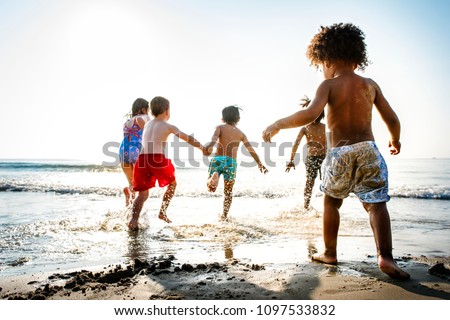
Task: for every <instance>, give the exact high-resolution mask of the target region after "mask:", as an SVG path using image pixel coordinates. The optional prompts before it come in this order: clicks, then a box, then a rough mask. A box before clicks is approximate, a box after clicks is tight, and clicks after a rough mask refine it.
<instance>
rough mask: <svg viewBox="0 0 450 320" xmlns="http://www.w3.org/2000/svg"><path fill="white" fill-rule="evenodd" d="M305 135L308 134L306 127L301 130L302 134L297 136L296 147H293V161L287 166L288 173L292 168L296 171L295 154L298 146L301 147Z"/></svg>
mask: <svg viewBox="0 0 450 320" xmlns="http://www.w3.org/2000/svg"><path fill="white" fill-rule="evenodd" d="M305 133H306V129H305V128H304V127H303V128H301V130H300V132H299V133H298V135H297V139H295V142H294V145H293V146H292V151H291V160H290V161H289V163H288V164H287V165H286V172H289V170H291V168H294V169H295V164H294V158H295V153H296V152H297V149H298V146H299V145H300V142H301V141H302V139H303V136H304V135H305Z"/></svg>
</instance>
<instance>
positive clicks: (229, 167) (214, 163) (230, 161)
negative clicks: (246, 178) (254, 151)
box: [208, 156, 237, 181]
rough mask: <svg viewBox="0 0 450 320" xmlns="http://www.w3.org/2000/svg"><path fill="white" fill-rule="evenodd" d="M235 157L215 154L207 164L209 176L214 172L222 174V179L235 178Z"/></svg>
mask: <svg viewBox="0 0 450 320" xmlns="http://www.w3.org/2000/svg"><path fill="white" fill-rule="evenodd" d="M236 168H237V162H236V159H234V158H231V157H228V156H215V157H213V158H212V159H211V162H210V164H209V170H208V174H209V176H210V177H211V176H212V175H213V173H214V172H217V173H218V174H219V177H220V175H221V174H223V179H224V180H227V181H230V180H234V179H236Z"/></svg>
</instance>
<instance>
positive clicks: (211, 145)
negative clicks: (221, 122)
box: [205, 126, 220, 155]
mask: <svg viewBox="0 0 450 320" xmlns="http://www.w3.org/2000/svg"><path fill="white" fill-rule="evenodd" d="M219 137H220V127H219V126H217V127H216V130H214V134H213V136H212V137H211V141H210V142H208V143H207V144H206V145H205V154H206V155H210V154H211V153H212V149H213V148H214V145H215V144H216V142H217V140H219Z"/></svg>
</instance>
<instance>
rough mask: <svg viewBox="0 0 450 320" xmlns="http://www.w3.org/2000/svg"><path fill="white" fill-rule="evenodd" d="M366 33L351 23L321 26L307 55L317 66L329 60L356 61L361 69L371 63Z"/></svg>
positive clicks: (312, 63)
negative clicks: (365, 39) (368, 55)
mask: <svg viewBox="0 0 450 320" xmlns="http://www.w3.org/2000/svg"><path fill="white" fill-rule="evenodd" d="M364 38H365V35H364V33H363V32H362V31H361V30H360V29H359V28H358V27H356V26H355V25H353V24H351V23H345V24H344V23H335V24H333V25H332V26H329V27H323V26H321V27H320V31H319V33H317V34H316V35H315V36H314V37H313V38H312V39H311V43H310V44H309V46H308V49H307V50H306V57H307V58H308V59H309V60H310V61H311V65H313V66H315V67H316V68H318V67H319V65H320V64H322V63H324V62H326V61H328V62H334V61H345V62H350V63H354V64H356V65H357V68H358V69H359V70H361V71H364V69H365V68H366V67H367V66H368V65H369V63H370V61H369V60H368V58H367V50H366V44H365V42H364Z"/></svg>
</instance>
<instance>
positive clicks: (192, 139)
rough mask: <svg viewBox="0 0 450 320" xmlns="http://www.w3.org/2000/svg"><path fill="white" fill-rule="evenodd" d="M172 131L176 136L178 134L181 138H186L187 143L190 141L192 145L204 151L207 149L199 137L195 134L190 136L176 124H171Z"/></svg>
mask: <svg viewBox="0 0 450 320" xmlns="http://www.w3.org/2000/svg"><path fill="white" fill-rule="evenodd" d="M170 131H171V133H173V134H174V135H175V136H177V137H178V138H180V139H181V140H184V141H186V142H187V143H189V144H190V145H191V146H193V147H196V148H199V149H200V150H201V151H202V152H204V151H205V148H204V147H203V145H202V144H201V143H200V142H199V141H198V140H197V139H195V138H194V137H193V136H190V135H188V134H186V133H184V132H182V131H180V130H179V129H178V128H177V127H175V126H171V130H170Z"/></svg>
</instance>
